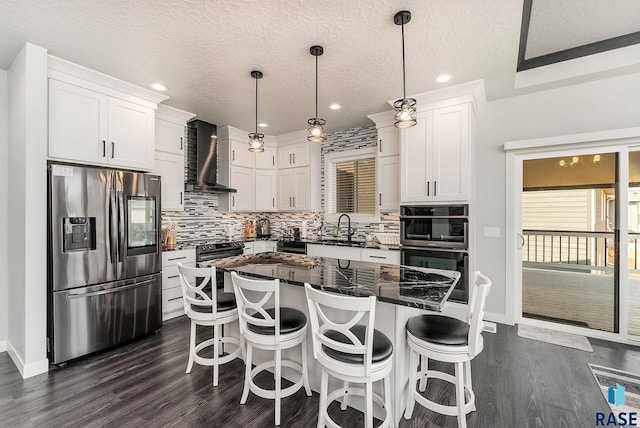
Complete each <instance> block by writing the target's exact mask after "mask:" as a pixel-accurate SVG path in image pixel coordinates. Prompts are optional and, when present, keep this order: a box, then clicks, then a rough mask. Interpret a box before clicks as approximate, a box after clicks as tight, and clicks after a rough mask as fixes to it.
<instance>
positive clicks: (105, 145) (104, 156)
mask: <svg viewBox="0 0 640 428" xmlns="http://www.w3.org/2000/svg"><path fill="white" fill-rule="evenodd" d="M102 157H103V158H106V157H107V142H106V141H105V140H102Z"/></svg>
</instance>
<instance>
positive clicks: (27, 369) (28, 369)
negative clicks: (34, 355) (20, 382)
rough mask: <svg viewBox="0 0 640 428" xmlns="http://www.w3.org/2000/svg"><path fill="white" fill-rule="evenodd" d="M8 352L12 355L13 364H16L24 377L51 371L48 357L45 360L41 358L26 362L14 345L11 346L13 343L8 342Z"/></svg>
mask: <svg viewBox="0 0 640 428" xmlns="http://www.w3.org/2000/svg"><path fill="white" fill-rule="evenodd" d="M7 353H8V354H9V357H11V360H12V361H13V364H14V365H15V366H16V368H17V369H18V371H19V372H20V376H22V378H23V379H28V378H30V377H33V376H37V375H39V374H42V373H47V372H48V371H49V360H48V359H46V358H45V359H44V360H39V361H36V362H35V363H31V364H25V363H24V361H22V358H20V355H19V354H18V352H16V350H15V349H14V348H13V346H11V343H9V344H8V348H7Z"/></svg>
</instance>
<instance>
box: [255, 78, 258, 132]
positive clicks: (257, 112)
mask: <svg viewBox="0 0 640 428" xmlns="http://www.w3.org/2000/svg"><path fill="white" fill-rule="evenodd" d="M255 133H256V134H257V133H258V78H257V77H256V132H255Z"/></svg>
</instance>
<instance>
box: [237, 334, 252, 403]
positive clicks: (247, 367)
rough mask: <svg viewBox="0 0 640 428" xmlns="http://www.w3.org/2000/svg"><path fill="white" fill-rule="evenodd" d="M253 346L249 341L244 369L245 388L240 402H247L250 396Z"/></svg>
mask: <svg viewBox="0 0 640 428" xmlns="http://www.w3.org/2000/svg"><path fill="white" fill-rule="evenodd" d="M252 350H253V348H252V347H251V344H250V343H247V359H246V361H245V370H244V389H243V390H242V397H241V398H240V404H244V403H246V402H247V397H248V396H249V382H250V381H251V351H252Z"/></svg>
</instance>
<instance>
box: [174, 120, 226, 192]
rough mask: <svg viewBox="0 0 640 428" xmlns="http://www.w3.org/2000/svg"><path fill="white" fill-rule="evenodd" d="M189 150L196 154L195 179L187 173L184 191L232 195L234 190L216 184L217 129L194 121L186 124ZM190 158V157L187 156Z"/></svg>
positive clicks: (191, 174)
mask: <svg viewBox="0 0 640 428" xmlns="http://www.w3.org/2000/svg"><path fill="white" fill-rule="evenodd" d="M187 125H188V132H189V133H188V137H189V139H188V142H189V145H188V147H189V150H190V151H192V150H195V152H196V156H195V158H196V169H195V179H194V177H193V173H191V171H190V173H189V177H188V180H187V183H186V186H185V188H186V190H189V191H196V192H211V193H232V192H237V190H236V189H232V188H230V187H227V186H225V185H224V184H221V183H219V182H218V136H217V127H216V125H213V124H211V123H207V122H204V121H202V120H198V119H194V120H191V121H189V122H188V124H187ZM189 157H191V156H189Z"/></svg>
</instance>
